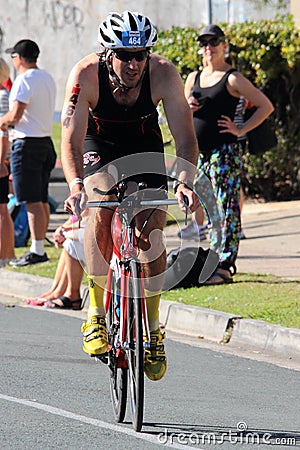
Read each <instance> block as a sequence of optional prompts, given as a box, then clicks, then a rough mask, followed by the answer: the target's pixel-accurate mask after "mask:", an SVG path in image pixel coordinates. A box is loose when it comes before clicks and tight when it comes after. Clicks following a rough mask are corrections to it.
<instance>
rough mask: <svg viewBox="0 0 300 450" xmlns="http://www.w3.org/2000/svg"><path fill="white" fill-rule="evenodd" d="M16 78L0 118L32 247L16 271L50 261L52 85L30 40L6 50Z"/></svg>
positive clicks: (53, 158) (35, 47)
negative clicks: (47, 239) (47, 242)
mask: <svg viewBox="0 0 300 450" xmlns="http://www.w3.org/2000/svg"><path fill="white" fill-rule="evenodd" d="M6 53H9V54H10V55H11V58H12V60H13V62H14V67H15V69H16V71H17V72H19V75H18V76H17V77H16V79H15V80H14V82H13V85H12V89H11V92H10V96H9V103H10V111H9V112H8V113H7V114H5V115H4V116H3V117H1V118H0V128H2V129H4V130H5V129H7V128H10V131H9V137H10V140H11V141H12V146H11V158H10V163H11V173H12V177H13V189H14V194H15V196H16V198H17V202H18V203H19V204H20V203H26V209H27V213H28V220H29V228H30V234H31V247H30V249H29V251H28V252H26V253H25V254H24V255H23V256H21V257H20V258H18V259H17V260H14V261H11V264H12V265H13V266H16V267H23V266H28V265H31V264H37V263H43V262H46V261H48V256H47V254H46V252H45V248H44V240H45V237H46V232H47V229H48V224H49V217H50V209H49V204H48V184H49V179H50V173H51V170H52V169H53V168H54V166H55V162H56V153H55V150H54V146H53V142H52V140H51V134H52V118H53V112H54V105H55V96H56V86H55V82H54V80H53V78H52V76H51V75H50V74H49V73H48V72H47V71H46V70H43V69H40V68H39V67H38V66H37V58H38V56H39V53H40V50H39V47H38V45H37V44H36V43H35V42H34V41H31V40H30V39H23V40H21V41H19V42H17V43H16V44H15V45H14V47H12V48H9V49H7V50H6Z"/></svg>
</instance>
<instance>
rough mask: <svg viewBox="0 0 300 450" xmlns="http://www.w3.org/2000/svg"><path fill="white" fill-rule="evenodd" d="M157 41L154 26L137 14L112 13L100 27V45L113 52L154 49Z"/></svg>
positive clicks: (144, 17) (128, 12)
mask: <svg viewBox="0 0 300 450" xmlns="http://www.w3.org/2000/svg"><path fill="white" fill-rule="evenodd" d="M156 41H157V31H156V29H155V27H154V25H153V24H152V23H151V22H150V20H149V19H148V17H146V16H143V15H142V14H139V13H137V12H130V11H123V12H122V13H121V14H119V13H116V12H113V13H110V14H109V15H108V16H107V18H106V19H105V20H103V22H101V23H100V26H99V33H98V42H99V44H100V45H102V46H103V47H105V48H108V49H111V50H113V49H116V48H144V47H152V46H153V45H155V44H156Z"/></svg>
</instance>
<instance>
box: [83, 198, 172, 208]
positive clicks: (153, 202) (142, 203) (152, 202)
mask: <svg viewBox="0 0 300 450" xmlns="http://www.w3.org/2000/svg"><path fill="white" fill-rule="evenodd" d="M122 203H123V202H117V201H98V200H97V201H89V202H87V204H86V206H87V207H88V208H98V207H105V206H120V205H121V204H122ZM177 204H178V201H177V200H176V199H175V198H168V199H165V200H141V201H139V202H138V205H140V206H164V205H177Z"/></svg>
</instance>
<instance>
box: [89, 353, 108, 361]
mask: <svg viewBox="0 0 300 450" xmlns="http://www.w3.org/2000/svg"><path fill="white" fill-rule="evenodd" d="M90 356H91V357H92V358H95V360H96V361H100V362H102V363H103V364H108V354H107V352H106V353H103V355H90Z"/></svg>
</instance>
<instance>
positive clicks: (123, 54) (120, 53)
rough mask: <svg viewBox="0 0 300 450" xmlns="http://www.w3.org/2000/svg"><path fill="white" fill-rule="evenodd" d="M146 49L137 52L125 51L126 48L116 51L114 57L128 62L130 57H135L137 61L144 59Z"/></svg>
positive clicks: (146, 53)
mask: <svg viewBox="0 0 300 450" xmlns="http://www.w3.org/2000/svg"><path fill="white" fill-rule="evenodd" d="M148 54H149V53H148V51H147V50H141V51H139V52H127V51H126V50H120V51H116V52H115V55H116V57H117V58H118V59H119V60H120V61H123V62H129V61H131V60H132V59H135V60H136V61H138V62H141V61H144V60H145V59H146V58H147V57H148Z"/></svg>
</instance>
